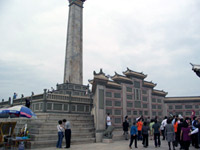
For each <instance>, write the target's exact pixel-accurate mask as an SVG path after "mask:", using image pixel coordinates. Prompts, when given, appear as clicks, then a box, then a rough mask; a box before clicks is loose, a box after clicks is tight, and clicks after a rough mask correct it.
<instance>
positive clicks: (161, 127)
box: [160, 116, 167, 140]
mask: <svg viewBox="0 0 200 150" xmlns="http://www.w3.org/2000/svg"><path fill="white" fill-rule="evenodd" d="M166 124H167V116H165V118H164V120H163V121H162V123H161V126H160V130H161V133H162V136H163V140H165V126H166Z"/></svg>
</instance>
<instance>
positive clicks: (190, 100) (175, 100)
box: [164, 96, 200, 103]
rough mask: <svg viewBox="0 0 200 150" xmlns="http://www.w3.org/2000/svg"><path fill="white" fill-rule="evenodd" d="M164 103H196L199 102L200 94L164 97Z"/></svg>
mask: <svg viewBox="0 0 200 150" xmlns="http://www.w3.org/2000/svg"><path fill="white" fill-rule="evenodd" d="M164 102H165V103H196V102H200V96H190V97H189V96H187V97H165V99H164Z"/></svg>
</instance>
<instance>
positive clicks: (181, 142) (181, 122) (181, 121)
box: [176, 118, 183, 149]
mask: <svg viewBox="0 0 200 150" xmlns="http://www.w3.org/2000/svg"><path fill="white" fill-rule="evenodd" d="M182 127H183V118H181V119H180V123H179V124H178V128H177V134H176V135H177V137H176V139H177V144H178V143H179V144H180V149H183V141H182V140H180V135H181V128H182ZM181 139H183V138H181Z"/></svg>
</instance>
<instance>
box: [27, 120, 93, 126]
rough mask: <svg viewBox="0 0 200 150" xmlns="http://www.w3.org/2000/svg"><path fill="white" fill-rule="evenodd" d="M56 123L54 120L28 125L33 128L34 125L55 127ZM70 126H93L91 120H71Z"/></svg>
mask: <svg viewBox="0 0 200 150" xmlns="http://www.w3.org/2000/svg"><path fill="white" fill-rule="evenodd" d="M57 124H58V121H55V120H43V121H37V122H31V123H29V125H32V126H35V125H54V126H55V125H57ZM70 124H71V125H77V124H94V121H93V120H71V121H70Z"/></svg>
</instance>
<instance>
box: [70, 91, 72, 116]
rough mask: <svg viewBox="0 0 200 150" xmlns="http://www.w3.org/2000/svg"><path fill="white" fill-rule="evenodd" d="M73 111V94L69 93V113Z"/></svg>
mask: <svg viewBox="0 0 200 150" xmlns="http://www.w3.org/2000/svg"><path fill="white" fill-rule="evenodd" d="M71 111H72V92H71V91H70V93H69V113H71Z"/></svg>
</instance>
